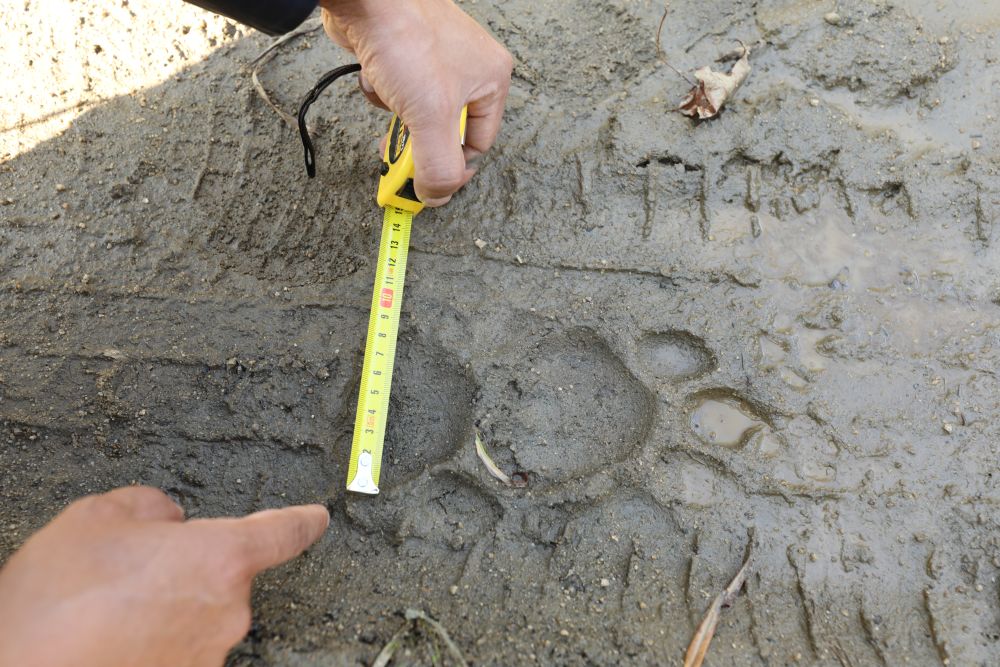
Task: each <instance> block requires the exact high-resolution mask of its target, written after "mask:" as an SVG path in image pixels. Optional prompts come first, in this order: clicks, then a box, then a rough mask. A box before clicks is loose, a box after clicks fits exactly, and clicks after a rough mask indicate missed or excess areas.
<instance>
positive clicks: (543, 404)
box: [482, 328, 654, 484]
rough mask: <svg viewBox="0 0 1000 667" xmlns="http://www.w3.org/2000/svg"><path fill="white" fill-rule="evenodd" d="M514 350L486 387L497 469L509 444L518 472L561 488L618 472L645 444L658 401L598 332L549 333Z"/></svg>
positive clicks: (487, 421) (486, 422)
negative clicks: (610, 471)
mask: <svg viewBox="0 0 1000 667" xmlns="http://www.w3.org/2000/svg"><path fill="white" fill-rule="evenodd" d="M512 350H513V351H512V352H511V355H510V358H509V360H508V363H506V364H497V366H496V368H497V370H496V371H495V372H493V373H491V374H490V376H489V377H487V378H486V379H485V381H484V383H483V384H484V393H487V395H486V396H485V397H484V401H483V404H484V405H485V406H486V407H487V408H488V411H489V412H488V417H487V418H486V419H484V420H483V424H482V425H483V427H485V428H487V429H488V432H487V433H486V435H487V437H488V439H489V440H490V441H491V442H492V443H493V447H494V449H493V452H494V455H495V457H496V458H497V459H498V463H499V464H501V465H503V458H504V451H503V445H507V446H508V447H509V450H510V451H511V452H512V453H513V458H514V459H515V460H516V465H515V467H516V468H519V469H521V470H527V471H531V472H532V473H533V474H534V475H537V479H538V480H539V481H540V482H541V483H543V484H544V483H545V482H546V481H549V482H563V481H567V480H570V479H576V478H580V477H584V476H587V475H589V474H591V473H593V472H594V471H596V470H600V469H604V468H607V467H609V466H613V464H614V463H615V462H617V461H621V460H624V459H627V458H628V457H629V456H630V455H631V453H632V452H633V451H634V450H635V449H636V448H637V447H638V446H639V445H640V444H641V443H642V442H643V440H644V439H645V437H646V435H647V433H648V431H649V428H650V425H651V423H652V419H653V415H654V399H653V396H652V394H651V393H650V392H649V390H648V389H646V387H645V386H644V385H643V384H642V383H641V382H639V381H638V380H637V379H636V378H635V377H634V376H633V375H632V374H631V373H630V372H629V370H628V369H627V368H626V367H625V365H624V364H623V363H622V361H621V359H619V358H618V356H616V355H615V353H614V352H613V351H612V350H611V348H610V347H609V346H608V344H607V342H606V341H605V340H604V339H603V338H601V337H600V336H598V335H597V334H596V333H595V332H593V331H592V330H590V329H584V328H580V329H575V330H571V331H568V332H564V333H553V334H548V335H547V336H545V337H543V338H541V339H540V340H537V342H535V343H534V345H532V344H531V342H528V341H526V342H525V345H524V346H523V347H519V348H512ZM489 393H492V394H493V395H489ZM534 475H533V478H534Z"/></svg>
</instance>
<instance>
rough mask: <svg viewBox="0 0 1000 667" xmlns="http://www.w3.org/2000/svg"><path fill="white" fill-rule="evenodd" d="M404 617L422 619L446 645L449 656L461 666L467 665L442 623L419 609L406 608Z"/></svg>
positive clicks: (411, 619) (467, 666)
mask: <svg viewBox="0 0 1000 667" xmlns="http://www.w3.org/2000/svg"><path fill="white" fill-rule="evenodd" d="M406 618H407V620H410V621H423V622H424V623H426V624H427V625H429V626H430V628H431V629H432V630H433V631H434V632H436V633H437V634H438V636H439V637H440V638H441V641H443V642H444V645H445V647H447V649H448V652H449V653H451V657H453V658H454V659H455V661H456V662H457V663H458V664H459V665H461V667H469V663H468V662H466V661H465V656H464V655H462V651H461V650H459V648H458V645H456V644H455V642H453V641H452V640H451V636H450V635H449V634H448V631H447V630H445V628H444V626H443V625H441V624H440V623H439V622H437V621H435V620H434V619H433V618H431V617H430V616H428V615H427V614H425V613H424V612H422V611H420V610H419V609H407V610H406Z"/></svg>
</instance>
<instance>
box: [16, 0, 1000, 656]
mask: <svg viewBox="0 0 1000 667" xmlns="http://www.w3.org/2000/svg"><path fill="white" fill-rule="evenodd" d="M463 6H464V8H465V9H466V10H467V11H469V12H470V13H471V14H472V15H473V16H474V17H475V18H477V19H478V20H479V21H481V22H482V23H484V24H485V25H486V26H488V27H489V29H490V30H492V31H493V32H494V33H495V34H496V35H497V37H498V38H499V39H500V40H501V41H503V42H504V43H505V44H506V45H507V46H508V47H509V48H510V50H511V51H512V53H513V54H514V56H515V60H516V68H515V76H514V83H513V89H512V92H511V99H510V104H509V109H508V112H507V116H506V120H505V124H504V127H503V131H502V133H501V136H500V139H499V141H498V144H497V147H496V148H495V150H494V151H492V152H491V153H490V155H489V156H488V157H487V158H486V159H485V160H484V161H483V163H482V166H481V170H480V173H479V175H478V176H477V177H476V179H475V180H474V181H473V182H472V183H471V184H470V185H469V186H468V187H466V188H465V189H464V190H463V191H462V192H461V194H459V195H458V196H457V197H456V198H455V200H454V201H453V202H452V203H451V204H449V205H448V206H447V207H445V208H443V209H440V210H435V211H428V212H426V213H423V214H421V216H420V217H418V218H417V220H416V226H415V229H414V233H413V239H412V252H411V255H410V259H409V275H408V283H407V292H406V297H405V302H404V304H403V323H402V326H401V338H400V348H399V352H398V358H397V362H396V369H397V370H396V377H395V379H394V385H393V397H392V406H391V413H390V427H389V433H388V436H387V444H386V446H387V454H386V460H387V466H386V468H385V470H384V472H383V478H382V488H383V493H382V494H381V495H380V496H378V497H375V498H369V497H357V496H348V495H346V493H345V491H344V488H343V487H344V477H345V471H346V462H347V455H348V450H349V447H350V437H351V430H352V425H353V411H354V406H355V397H356V393H357V388H356V387H357V384H358V378H359V374H360V367H361V359H362V352H363V344H364V332H365V328H366V322H367V308H368V304H369V299H370V289H371V282H372V273H373V261H374V254H375V251H376V242H377V235H378V229H379V223H380V216H379V213H378V211H377V210H376V207H375V203H374V201H373V196H374V188H375V182H376V177H377V155H376V144H377V139H378V135H379V134H380V133H381V132H383V131H384V127H385V125H386V123H387V120H388V119H387V117H386V116H385V115H384V114H383V113H382V112H380V111H377V110H373V109H371V108H368V107H366V106H365V104H364V103H363V98H362V97H361V95H360V94H359V92H358V91H357V90H355V89H354V87H353V86H352V85H351V84H347V83H340V84H337V86H335V88H334V89H331V91H330V92H328V93H327V94H326V95H325V96H324V97H323V98H322V100H321V101H320V102H319V103H318V104H317V105H316V106H314V108H313V111H312V112H311V117H312V119H313V122H314V124H315V126H316V141H317V145H318V147H319V164H318V167H319V177H318V178H317V179H315V180H312V181H310V180H308V179H307V178H306V177H305V174H304V169H303V165H302V155H301V147H300V145H299V143H298V137H297V135H296V133H295V132H294V131H293V129H292V128H290V127H289V126H288V125H286V124H285V123H284V122H283V121H282V119H281V118H280V117H279V116H278V115H276V114H275V113H274V112H273V111H272V110H271V109H270V108H269V107H268V106H266V105H265V104H264V103H263V102H262V101H261V99H260V98H259V97H258V96H257V94H256V92H255V90H254V87H253V85H252V83H251V80H250V75H249V71H248V69H247V65H248V63H249V61H250V60H251V59H252V58H253V57H254V56H255V55H256V54H257V53H259V52H260V51H261V50H262V49H263V48H265V47H266V46H267V44H268V43H269V39H268V38H266V37H264V36H262V35H260V34H257V33H254V32H253V31H250V30H247V29H244V28H242V27H238V26H235V25H233V24H231V23H228V22H226V21H224V20H222V19H219V18H216V17H212V16H210V15H208V14H206V13H204V12H201V11H199V10H197V9H194V8H191V7H188V6H185V5H183V4H181V3H180V2H179V1H178V2H174V3H172V4H171V5H170V7H169V9H168V8H167V7H166V6H165V5H161V4H159V3H153V2H152V1H151V0H141V1H139V0H127V1H126V2H121V3H104V2H97V1H96V0H89V1H87V2H75V3H46V4H45V5H42V4H41V3H38V2H33V1H31V0H23V1H20V0H19V1H18V2H14V1H13V0H11V1H9V2H8V3H7V5H6V7H5V9H4V11H3V12H2V14H0V24H2V25H3V27H4V34H5V35H8V36H9V40H8V41H9V44H8V45H6V46H5V47H4V51H3V54H2V55H0V66H3V68H4V71H5V72H7V76H8V77H9V78H11V79H12V80H13V83H9V84H8V85H7V86H5V87H4V89H3V90H2V91H0V304H2V305H0V307H2V314H3V317H2V321H0V502H2V505H0V556H2V557H6V556H7V555H9V554H10V553H11V552H12V551H13V550H14V549H15V548H17V546H18V545H19V544H21V543H22V542H23V541H24V540H25V539H26V538H27V537H28V536H29V535H30V534H31V533H32V531H34V530H36V529H37V528H39V527H40V526H41V525H42V524H44V523H45V522H46V521H47V520H49V519H50V518H51V517H52V516H53V515H54V514H55V513H56V512H58V511H59V510H60V509H61V508H62V507H64V506H65V505H66V504H67V503H68V502H69V501H71V500H72V499H74V498H76V497H78V496H80V495H83V494H86V493H92V492H97V491H102V490H106V489H109V488H112V487H115V486H119V485H123V484H129V483H133V482H136V483H144V484H151V485H154V486H157V487H160V488H162V489H164V490H166V491H167V492H168V493H170V494H171V495H172V496H174V497H175V498H177V499H178V500H179V501H180V502H181V503H182V504H183V506H184V507H185V509H186V510H187V512H188V514H189V515H191V516H215V515H223V514H233V513H242V512H249V511H252V510H255V509H259V508H264V507H271V506H277V505H283V504H287V503H292V502H307V501H308V502H312V501H318V502H324V503H326V504H327V505H328V506H329V507H330V508H331V510H332V513H333V523H332V526H331V529H330V531H329V532H328V534H327V535H326V536H325V537H324V538H323V539H322V541H321V542H319V543H318V544H317V545H316V546H315V547H314V548H312V549H311V550H309V551H308V552H307V554H306V555H305V556H303V557H302V558H300V559H298V560H296V561H294V562H293V563H291V564H289V565H288V566H285V567H283V568H281V569H279V570H276V571H273V572H271V573H269V574H267V575H266V576H264V577H262V578H261V579H260V580H259V582H258V586H257V588H256V589H255V595H254V597H255V605H256V610H257V611H256V618H255V622H254V626H253V629H252V631H251V633H250V636H249V637H248V638H247V639H246V641H245V642H243V643H242V644H241V645H240V646H239V647H237V649H236V650H235V651H234V652H233V654H232V656H231V658H230V664H231V665H241V666H242V665H288V666H296V667H299V666H301V667H305V666H316V667H319V666H323V667H327V666H332V665H358V664H370V662H371V661H372V659H373V658H374V656H375V655H376V654H377V653H378V651H379V649H380V648H381V647H382V645H384V644H385V643H386V642H387V641H388V640H389V638H390V637H391V636H392V635H393V633H394V632H396V630H397V629H399V628H400V627H401V625H402V624H403V620H402V619H401V617H400V615H399V614H400V612H401V611H402V610H404V609H406V608H409V607H416V608H421V609H423V610H425V611H426V612H427V613H428V614H429V615H431V616H433V617H435V618H437V619H439V620H440V621H441V622H442V623H443V624H444V625H445V626H446V627H447V628H448V629H449V631H450V632H451V634H452V636H453V637H454V639H455V641H456V642H457V644H458V645H459V646H460V647H461V649H462V651H463V652H464V653H465V655H466V657H467V658H468V659H469V660H470V661H471V662H472V663H474V664H476V665H518V664H545V665H616V664H630V665H631V664H635V665H661V664H679V663H680V660H681V657H682V656H683V652H684V649H685V647H686V646H687V643H688V641H689V639H690V637H691V634H692V631H693V630H694V628H695V626H696V625H697V623H698V621H699V619H700V618H701V616H702V614H703V613H704V611H705V609H706V608H707V606H708V604H709V603H710V601H711V599H712V598H713V597H714V596H715V594H716V593H717V592H718V591H719V590H721V589H722V588H723V587H724V586H725V585H726V583H727V582H728V581H729V579H730V578H731V577H732V576H733V574H734V573H735V571H736V570H737V568H738V567H739V565H740V562H741V561H742V556H743V553H744V549H745V548H746V546H747V543H748V541H750V542H752V544H751V546H752V553H753V556H752V563H751V574H750V576H749V578H748V580H747V584H746V588H745V590H744V592H743V594H742V595H741V597H740V598H739V599H738V600H737V602H736V604H735V605H734V607H733V608H732V609H730V610H728V611H727V612H726V613H725V615H724V617H723V621H722V624H721V626H720V628H719V631H718V633H717V635H716V638H715V640H714V642H713V645H712V647H711V650H710V652H709V658H708V664H711V665H741V666H742V665H747V666H750V665H753V666H756V665H788V664H803V665H830V666H841V667H847V666H862V665H887V666H888V665H892V666H895V665H902V664H912V665H937V664H948V665H952V666H963V665H969V666H985V665H996V664H998V663H1000V584H998V581H997V577H998V573H1000V513H998V504H1000V474H998V459H997V455H998V445H1000V419H998V417H1000V379H998V376H997V373H998V372H1000V273H998V269H1000V173H998V158H1000V125H998V122H997V118H998V116H1000V95H998V94H997V90H1000V61H998V58H1000V4H998V3H997V0H979V1H973V0H962V1H955V2H949V3H937V2H933V1H928V0H900V1H898V2H862V1H860V0H841V1H840V2H834V1H833V0H827V1H824V2H819V1H813V0H757V1H753V2H736V1H735V0H675V1H674V2H672V3H671V4H670V15H669V16H668V18H667V22H666V29H665V30H664V36H663V51H664V54H665V55H666V57H667V58H668V59H669V61H670V62H671V63H672V64H673V65H674V66H675V67H677V68H679V69H681V70H685V71H691V70H693V69H695V68H697V67H699V66H701V65H704V64H709V63H712V62H713V61H714V60H715V59H716V58H717V57H719V56H720V55H722V54H725V53H727V52H729V51H731V50H732V49H733V48H734V47H735V46H736V45H737V44H738V42H739V41H743V42H745V43H747V44H752V45H754V52H753V56H752V64H753V68H754V69H753V72H752V74H751V75H750V78H749V79H748V80H747V82H746V84H745V85H744V86H743V88H741V89H740V91H739V92H738V93H737V95H736V97H735V98H734V99H733V101H732V102H731V103H730V105H729V106H728V107H727V108H726V109H725V110H724V111H723V113H722V114H721V115H720V117H719V118H717V119H715V120H712V121H707V122H701V123H696V122H693V121H691V120H690V119H687V118H685V117H683V116H681V115H680V114H678V113H676V112H675V111H674V107H675V105H676V104H677V102H679V101H680V99H681V98H682V97H683V95H684V93H685V92H686V90H687V84H686V83H685V82H684V81H683V80H682V79H681V78H679V77H678V76H677V75H676V74H674V73H673V72H672V71H671V70H670V69H669V68H668V67H666V66H665V65H664V64H663V63H662V62H661V61H660V60H659V59H658V58H657V54H656V47H655V42H654V35H655V32H656V26H657V23H658V22H659V20H660V16H661V13H662V9H663V6H662V4H661V3H659V2H644V1H631V2H630V1H626V0H612V1H610V2H586V1H584V0H569V1H566V2H556V1H554V0H548V1H546V2H537V1H532V0H511V1H507V2H500V1H499V0H496V1H493V0H479V1H478V2H475V1H473V2H466V3H464V5H463ZM831 12H832V13H833V14H831ZM347 58H348V56H347V55H345V54H343V53H341V52H338V51H337V50H336V48H335V47H334V46H333V45H331V44H329V43H328V42H327V41H326V40H325V39H324V38H323V37H322V36H321V34H320V33H318V32H314V33H311V34H309V35H307V36H305V37H302V38H299V39H297V40H295V41H292V42H290V43H288V44H287V45H286V46H285V47H284V48H283V49H282V50H281V51H280V53H279V55H278V56H277V57H276V58H275V59H274V60H273V61H271V62H270V63H268V64H267V65H266V66H265V67H264V68H263V69H262V71H261V75H260V78H261V83H262V84H263V86H264V87H265V88H266V89H267V90H268V92H269V93H270V94H271V96H272V97H273V99H274V100H275V102H276V103H277V104H278V105H279V106H280V107H281V108H283V109H285V110H289V111H290V110H293V109H294V107H295V106H296V104H297V100H298V99H299V98H300V97H301V95H302V94H303V93H304V92H305V91H306V90H308V89H309V88H310V87H311V86H312V84H313V82H314V80H315V79H316V78H318V76H319V75H320V74H322V73H323V72H324V71H326V70H327V69H329V68H331V67H332V66H333V65H335V64H341V63H344V62H348V60H347ZM717 66H718V65H717ZM477 241H478V243H477ZM477 430H478V431H479V432H480V433H481V434H482V438H483V441H484V443H485V444H486V447H487V448H488V449H489V451H490V452H491V454H492V456H493V457H494V459H495V460H496V462H497V464H498V465H499V466H500V467H501V468H503V469H504V470H506V471H507V472H508V473H510V472H513V471H524V472H526V473H527V476H528V485H527V487H526V488H516V489H515V488H507V487H504V486H501V485H500V484H498V483H497V481H496V480H494V479H493V477H491V476H490V475H489V473H488V472H487V471H486V469H485V468H484V466H483V465H482V464H481V463H480V461H479V459H478V458H477V457H476V453H475V449H474V445H473V443H474V438H475V433H476V431H477ZM432 658H433V643H432V640H431V638H430V637H428V636H421V635H418V636H414V637H411V638H410V640H408V643H407V647H406V650H405V652H403V653H400V654H399V656H398V658H397V662H398V664H429V663H430V661H431V660H432Z"/></svg>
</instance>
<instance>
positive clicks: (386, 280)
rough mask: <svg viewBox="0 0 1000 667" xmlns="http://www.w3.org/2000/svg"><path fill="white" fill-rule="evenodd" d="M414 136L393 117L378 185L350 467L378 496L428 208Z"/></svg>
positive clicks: (351, 476)
mask: <svg viewBox="0 0 1000 667" xmlns="http://www.w3.org/2000/svg"><path fill="white" fill-rule="evenodd" d="M465 117H466V110H465V109H463V110H462V118H461V122H460V124H459V139H460V140H461V139H464V137H465ZM409 139H410V133H409V131H408V130H407V129H406V126H405V125H403V122H402V121H401V120H400V119H399V117H398V116H393V118H392V122H391V123H390V125H389V137H388V141H386V147H385V161H384V163H383V165H382V176H381V178H380V179H379V185H378V203H379V206H382V207H384V208H385V218H384V219H383V221H382V240H381V241H380V242H379V250H378V265H377V267H376V269H375V289H374V290H373V291H372V308H371V314H370V315H369V317H368V337H367V339H366V340H365V360H364V365H363V367H362V369H361V389H360V391H359V392H358V412H357V416H356V417H355V419H354V439H353V440H352V442H351V459H350V463H349V465H348V468H347V490H348V491H356V492H358V493H368V494H372V495H374V494H377V493H378V484H379V473H381V471H382V445H383V443H384V442H385V424H386V418H387V417H388V415H389V392H390V390H391V388H392V366H393V361H394V360H395V358H396V336H397V334H398V333H399V312H400V306H401V305H402V303H403V283H404V281H405V279H406V257H407V254H408V253H409V248H410V228H411V227H412V225H413V216H414V215H415V214H416V213H419V212H420V210H421V209H422V208H423V207H424V205H423V202H421V201H420V200H419V199H417V195H416V193H415V192H414V190H413V152H412V150H411V147H410V141H409Z"/></svg>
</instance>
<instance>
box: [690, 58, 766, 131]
mask: <svg viewBox="0 0 1000 667" xmlns="http://www.w3.org/2000/svg"><path fill="white" fill-rule="evenodd" d="M749 74H750V49H748V48H746V47H744V48H743V55H742V56H741V57H740V59H739V60H737V61H736V63H735V64H734V65H733V68H732V70H730V71H729V73H728V74H723V73H721V72H716V71H715V70H713V69H712V68H711V67H708V66H705V67H702V68H701V69H699V70H697V71H696V72H695V73H694V78H696V79H697V80H698V83H697V84H696V85H695V86H694V87H693V88H692V89H691V90H690V91H688V94H687V97H685V98H684V100H683V101H682V102H681V103H680V106H678V107H677V108H678V109H680V112H681V113H682V114H684V115H685V116H691V117H692V118H698V119H701V120H704V119H706V118H713V117H714V116H716V115H717V114H718V113H719V111H720V110H721V109H722V105H724V104H725V103H726V100H728V99H729V97H730V96H731V95H732V94H733V93H735V92H736V89H737V88H739V87H740V84H742V83H743V82H744V81H745V80H746V78H747V76H748V75H749Z"/></svg>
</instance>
